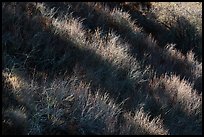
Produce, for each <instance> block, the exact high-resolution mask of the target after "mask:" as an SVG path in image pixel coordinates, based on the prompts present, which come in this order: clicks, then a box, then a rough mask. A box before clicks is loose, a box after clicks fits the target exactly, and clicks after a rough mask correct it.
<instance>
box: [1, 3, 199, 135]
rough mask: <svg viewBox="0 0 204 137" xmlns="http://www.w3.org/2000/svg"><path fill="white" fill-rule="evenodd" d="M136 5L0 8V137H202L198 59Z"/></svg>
mask: <svg viewBox="0 0 204 137" xmlns="http://www.w3.org/2000/svg"><path fill="white" fill-rule="evenodd" d="M131 4H133V5H132V6H133V8H131V6H128V5H131ZM138 4H139V5H140V4H141V3H125V4H121V3H91V2H86V3H66V2H59V3H54V2H53V3H43V2H42V3H34V2H22V3H21V2H20V3H19V2H11V3H6V2H4V3H2V57H3V58H2V61H3V67H2V76H3V77H2V78H3V79H2V87H3V92H2V95H3V96H2V97H3V98H2V99H3V100H2V103H3V106H2V119H3V120H2V125H3V131H2V134H20V135H22V134H27V135H36V134H38V135H56V134H57V135H73V134H74V135H81V134H82V135H87V134H93V135H101V134H105V135H109V134H121V135H124V134H128V135H129V134H131V135H133V134H136V135H169V134H173V135H174V134H184V135H185V134H193V135H194V134H202V129H201V127H202V97H201V96H202V61H201V62H200V61H197V55H198V53H197V52H194V50H188V51H187V52H186V53H185V54H184V53H182V52H183V49H181V50H179V49H180V48H178V47H177V46H174V44H173V43H172V44H166V45H165V47H161V43H160V42H162V41H161V39H160V38H159V37H157V36H155V35H156V34H154V33H152V34H150V32H151V31H147V28H146V26H145V25H144V24H143V23H142V22H141V20H143V19H144V23H145V21H147V20H149V19H147V18H149V17H148V16H149V14H150V11H148V10H150V9H147V10H145V11H143V10H144V9H141V8H140V7H138ZM153 6H155V5H153ZM128 7H129V8H130V12H126V10H127V9H128ZM138 8H139V9H138ZM149 8H150V7H149ZM138 10H139V11H138ZM132 11H136V13H135V14H133V13H132ZM136 14H138V16H137V18H143V19H141V20H138V21H137V20H133V19H134V17H135V16H134V15H136ZM179 14H180V13H179ZM140 15H141V16H142V17H141V16H140ZM158 15H159V14H158ZM93 19H94V20H95V21H93ZM150 20H151V21H153V22H155V23H156V22H157V21H158V19H157V18H156V16H155V17H152V18H151V19H150ZM140 24H141V25H140ZM142 24H143V25H142ZM174 24H175V23H173V25H174ZM138 26H143V27H138ZM155 30H159V27H158V28H155ZM161 30H162V29H161ZM161 30H160V31H161ZM168 32H169V30H168ZM183 33H184V34H186V33H187V31H184V32H183ZM162 34H164V33H162ZM171 34H172V35H174V33H171ZM175 36H176V34H175ZM158 38H159V39H158ZM155 39H156V40H155ZM185 42H186V43H188V44H189V42H188V41H185ZM176 44H178V43H177V42H176ZM21 123H23V125H22V124H21Z"/></svg>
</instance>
